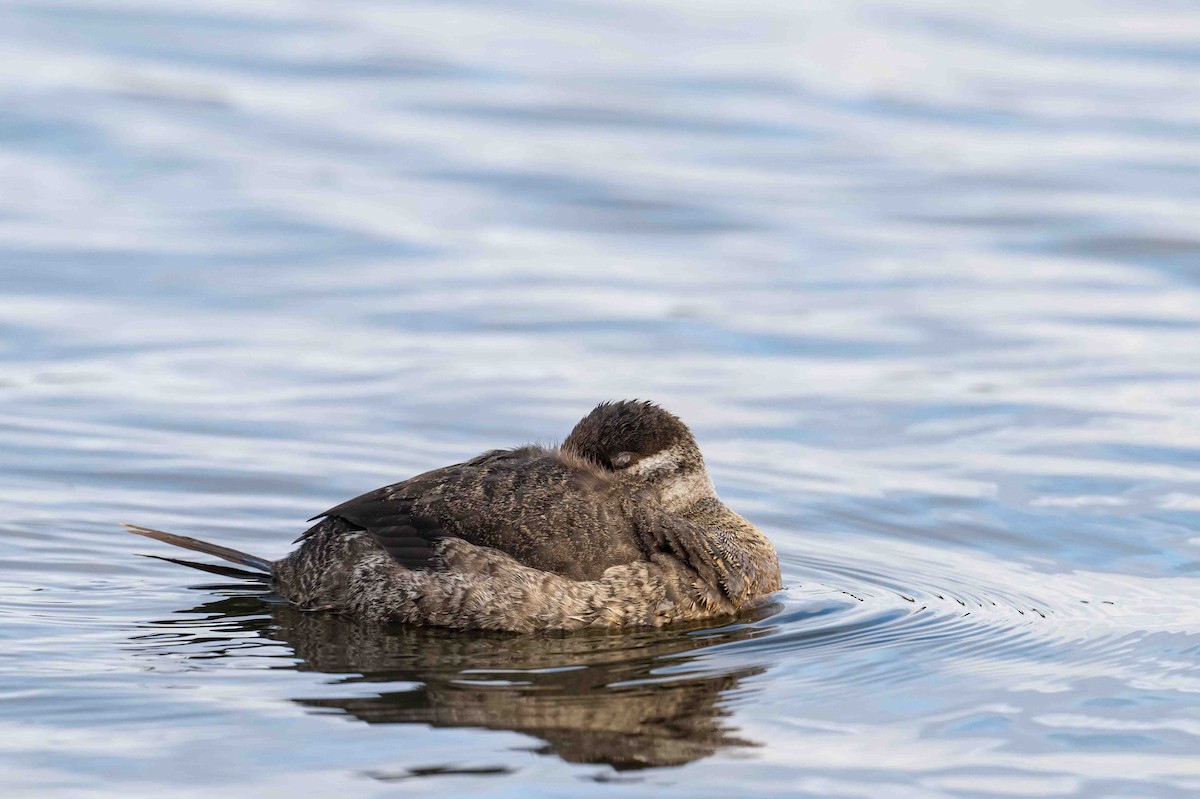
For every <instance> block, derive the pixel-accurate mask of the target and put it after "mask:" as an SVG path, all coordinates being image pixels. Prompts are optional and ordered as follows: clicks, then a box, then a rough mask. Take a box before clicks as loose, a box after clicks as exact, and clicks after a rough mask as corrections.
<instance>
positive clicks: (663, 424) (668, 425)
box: [562, 400, 695, 469]
mask: <svg viewBox="0 0 1200 799" xmlns="http://www.w3.org/2000/svg"><path fill="white" fill-rule="evenodd" d="M681 443H682V444H690V445H691V447H692V448H694V447H695V439H693V438H692V433H691V431H690V430H688V429H687V425H685V424H684V423H683V422H682V421H680V419H679V417H678V416H676V415H675V414H673V413H671V412H670V411H666V410H664V409H662V408H660V407H659V406H657V405H655V404H654V403H652V402H644V401H641V400H621V401H620V402H602V403H600V404H599V405H597V406H596V408H595V410H593V411H592V412H591V413H589V414H588V415H587V416H585V417H584V418H583V419H582V420H580V422H579V424H577V425H575V429H574V430H572V431H571V434H570V435H569V436H567V439H566V440H565V441H564V442H563V444H562V448H563V449H564V450H567V451H570V452H572V453H574V454H575V455H578V456H580V457H583V458H587V459H588V460H591V461H594V462H595V463H598V464H599V465H601V466H604V467H605V468H609V469H620V468H624V467H627V466H630V465H632V464H633V463H636V462H637V461H638V460H640V459H642V458H645V457H647V456H648V455H653V454H655V453H656V452H661V451H663V450H665V449H669V448H670V447H672V446H675V445H676V444H681ZM625 453H628V454H629V456H630V457H629V458H625V457H620V458H619V457H618V456H623V455H624V454H625Z"/></svg>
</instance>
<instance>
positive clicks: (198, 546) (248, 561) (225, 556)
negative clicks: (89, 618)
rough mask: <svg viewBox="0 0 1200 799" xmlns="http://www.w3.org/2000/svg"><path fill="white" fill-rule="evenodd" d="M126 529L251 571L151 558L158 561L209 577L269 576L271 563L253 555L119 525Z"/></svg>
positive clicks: (169, 534) (141, 528) (181, 560)
mask: <svg viewBox="0 0 1200 799" xmlns="http://www.w3.org/2000/svg"><path fill="white" fill-rule="evenodd" d="M121 526H122V527H124V528H125V529H126V530H128V531H129V532H131V533H134V534H135V535H144V536H146V538H153V539H154V540H156V541H162V542H163V543H164V544H172V545H174V546H177V547H182V548H184V549H190V550H192V551H194V552H204V553H206V554H208V555H216V556H217V557H218V558H221V559H222V560H227V561H229V562H230V563H236V564H238V565H240V566H247V567H249V568H251V569H254V570H255V571H253V572H248V571H244V570H242V569H231V568H229V567H228V566H215V565H210V564H206V563H196V562H195V561H190V560H183V559H180V558H166V557H159V556H157V555H153V556H151V557H159V560H169V561H171V562H172V563H178V564H180V565H181V566H191V567H192V568H193V569H200V570H201V571H206V572H211V573H213V574H221V575H224V576H226V577H241V578H246V579H255V580H261V579H264V578H269V577H270V576H271V571H272V570H271V561H269V560H266V559H264V558H260V557H258V556H256V555H249V554H247V553H245V552H239V551H238V550H236V549H230V548H229V547H223V546H221V545H220V544H210V543H208V542H207V541H201V540H199V539H197V538H188V537H187V536H186V535H175V534H174V533H164V532H163V531H162V530H151V529H150V528H149V527H139V526H138V525H136V524H123V525H121Z"/></svg>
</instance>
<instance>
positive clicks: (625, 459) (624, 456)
mask: <svg viewBox="0 0 1200 799" xmlns="http://www.w3.org/2000/svg"><path fill="white" fill-rule="evenodd" d="M609 463H611V464H612V465H613V468H614V469H624V468H625V467H626V466H628V465H629V464H631V463H633V453H632V452H618V453H617V454H616V455H613V456H612V459H611V460H610V461H609Z"/></svg>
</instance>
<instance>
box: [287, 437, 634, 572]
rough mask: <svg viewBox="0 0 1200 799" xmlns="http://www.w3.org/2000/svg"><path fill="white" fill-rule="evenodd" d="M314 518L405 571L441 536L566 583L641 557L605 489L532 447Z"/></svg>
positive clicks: (428, 554)
mask: <svg viewBox="0 0 1200 799" xmlns="http://www.w3.org/2000/svg"><path fill="white" fill-rule="evenodd" d="M321 516H325V517H330V518H336V519H342V520H344V521H345V522H346V523H347V524H348V525H349V528H348V529H357V530H365V531H366V532H367V533H368V534H369V535H370V536H371V537H372V538H373V539H374V540H375V541H376V542H377V543H378V544H379V545H380V546H381V547H383V548H384V549H385V550H386V551H387V552H388V553H389V554H391V555H392V557H393V558H395V559H396V560H397V561H398V562H399V563H401V564H402V565H404V566H407V567H409V568H422V567H427V566H429V565H430V561H431V559H432V557H433V555H434V554H435V552H434V548H435V546H436V544H437V542H438V540H439V539H442V538H450V537H453V538H461V539H463V540H465V541H468V542H470V543H472V544H477V545H479V546H487V547H492V548H494V549H498V550H500V551H502V552H505V553H507V554H509V555H511V556H512V557H513V558H515V559H517V560H518V561H519V562H521V563H524V564H525V565H528V566H532V567H534V568H539V569H544V570H547V571H553V572H555V573H558V574H562V575H565V576H568V577H572V578H574V579H595V578H596V577H599V576H600V574H602V573H603V571H604V569H606V568H608V567H609V566H614V565H618V564H621V563H629V562H632V561H634V560H637V559H639V558H641V557H642V556H643V552H642V550H641V549H640V548H639V547H638V542H637V540H636V537H635V536H634V534H633V529H632V520H630V519H629V518H627V516H626V514H625V513H624V511H623V510H622V505H621V503H620V501H619V498H618V497H616V496H615V495H614V494H613V492H612V491H610V490H609V487H608V485H607V483H605V481H604V480H603V479H602V478H601V477H599V476H597V475H596V474H594V473H593V472H591V471H588V470H587V469H584V468H582V467H579V466H575V465H570V464H568V463H566V462H564V461H563V460H562V459H561V458H559V457H558V455H557V453H556V452H554V451H549V450H546V449H543V448H540V447H525V448H521V449H516V450H494V451H492V452H487V453H484V454H483V455H480V456H479V457H477V458H473V459H471V460H469V461H466V462H465V463H459V464H455V465H453V466H447V467H445V468H442V469H436V470H434V471H431V472H426V473H425V474H422V475H418V476H416V477H413V478H411V479H409V480H405V481H404V482H401V483H396V484H394V485H390V486H384V487H383V488H379V489H376V490H375V491H371V492H368V493H366V494H363V495H362V496H360V497H356V498H354V499H352V500H349V501H348V502H343V503H342V504H341V505H338V506H337V507H334V508H330V509H329V510H328V511H326V512H325V513H323V514H321ZM316 518H320V517H316ZM306 535H307V534H306Z"/></svg>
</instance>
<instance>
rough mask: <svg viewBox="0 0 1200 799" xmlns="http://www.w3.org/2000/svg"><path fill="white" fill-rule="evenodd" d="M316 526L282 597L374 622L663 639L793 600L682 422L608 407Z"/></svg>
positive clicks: (767, 549)
mask: <svg viewBox="0 0 1200 799" xmlns="http://www.w3.org/2000/svg"><path fill="white" fill-rule="evenodd" d="M315 518H319V519H320V521H318V522H317V523H316V524H315V525H314V526H313V527H312V528H310V529H309V530H308V531H307V532H306V533H304V535H302V536H301V537H300V539H298V541H299V542H300V544H301V545H300V547H299V548H298V549H297V550H296V551H294V552H293V553H292V554H290V555H288V556H287V557H285V558H283V559H281V560H279V561H276V562H274V563H273V564H270V573H271V576H272V579H273V582H274V586H275V589H276V590H277V591H278V592H279V593H280V594H282V595H283V596H285V597H287V598H288V599H290V600H292V601H293V602H295V603H297V604H298V605H300V606H301V607H306V608H312V609H322V610H329V611H335V612H339V613H347V614H351V615H354V616H356V617H361V618H366V619H380V620H396V621H404V622H409V623H413V624H423V625H436V626H445V627H454V628H463V629H490V630H511V631H519V632H526V631H533V630H543V629H558V630H572V629H580V628H583V627H643V626H659V625H662V624H666V623H669V622H672V621H680V620H687V619H699V618H708V617H714V616H721V615H727V614H732V613H735V612H737V611H738V610H740V609H742V608H744V607H747V606H749V605H752V604H755V603H756V602H758V601H759V600H761V599H762V598H763V597H765V596H766V595H767V594H769V593H771V592H772V591H775V590H777V589H778V588H779V587H780V577H779V565H778V561H777V559H776V556H775V551H774V548H773V547H772V546H771V544H770V542H769V541H768V540H767V539H766V537H765V536H763V535H762V533H760V532H759V531H758V530H757V529H756V528H755V527H754V526H753V525H751V524H750V523H749V522H747V521H746V520H745V519H743V518H742V517H741V516H738V515H737V514H736V513H734V512H733V511H731V510H729V509H728V508H726V507H725V506H724V504H722V503H721V501H720V500H719V499H718V498H717V496H716V493H715V491H714V490H713V487H712V482H711V480H709V478H708V473H707V471H706V470H705V468H704V459H703V457H702V456H701V454H700V450H699V448H698V447H697V446H696V443H695V440H694V439H693V438H692V435H691V433H690V431H688V429H687V427H686V426H685V425H684V424H683V422H681V421H680V420H679V419H678V418H677V417H675V416H674V415H672V414H670V413H668V412H667V411H665V410H663V409H662V408H659V407H658V406H656V405H653V404H651V403H647V402H637V401H633V402H616V403H604V404H602V405H600V406H598V407H597V408H596V409H595V410H593V411H592V412H591V413H590V414H589V415H588V416H586V417H585V418H584V419H583V420H582V421H580V422H579V424H578V425H576V426H575V429H574V430H572V431H571V434H570V435H569V436H568V437H567V439H566V440H565V441H564V442H563V444H562V446H561V447H558V448H548V447H534V446H528V447H521V448H518V449H513V450H494V451H492V452H488V453H485V454H483V455H480V456H479V457H477V458H473V459H471V460H469V461H466V462H464V463H460V464H455V465H453V466H447V467H444V468H442V469H436V470H434V471H431V472H426V473H425V474H422V475H418V476H416V477H413V478H410V479H408V480H405V481H403V482H400V483H395V484H393V485H389V486H385V487H383V488H380V489H377V490H375V491H372V492H369V493H367V494H363V495H362V496H360V497H356V498H355V499H352V500H350V501H348V502H345V503H342V504H341V505H338V506H337V507H335V508H331V509H330V510H328V511H326V512H325V513H323V514H320V516H318V517H315ZM134 531H135V532H141V533H142V534H144V535H151V537H155V538H159V539H160V540H165V541H168V542H169V543H174V544H177V545H180V546H185V547H188V548H192V549H199V550H200V551H210V552H212V553H213V554H217V555H219V556H220V557H224V558H226V559H227V560H234V561H235V562H237V563H239V564H241V565H249V566H251V567H259V568H261V566H260V564H261V563H262V562H261V561H260V560H258V559H255V558H253V557H252V556H248V555H244V554H243V553H238V552H236V551H231V550H228V549H224V550H223V551H221V552H218V551H215V550H214V549H205V547H206V546H209V545H205V544H203V542H197V541H194V540H192V539H181V538H180V537H178V536H170V535H169V534H165V533H154V531H145V530H141V529H134ZM231 552H232V554H233V555H234V557H231V556H230V553H231Z"/></svg>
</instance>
